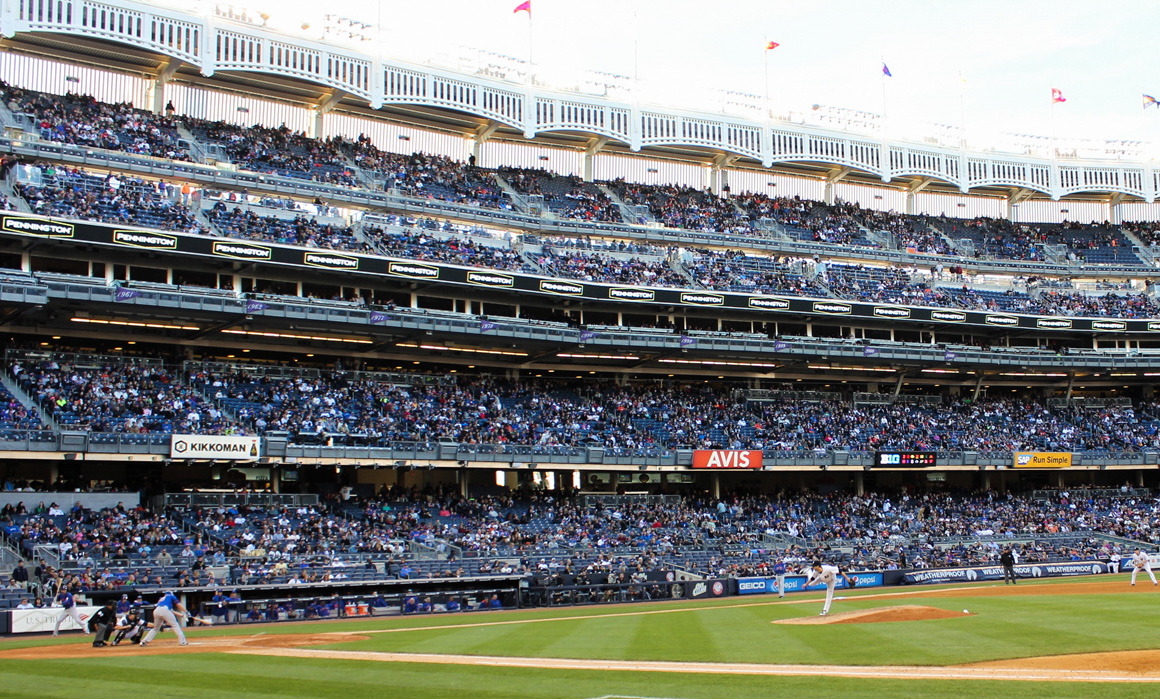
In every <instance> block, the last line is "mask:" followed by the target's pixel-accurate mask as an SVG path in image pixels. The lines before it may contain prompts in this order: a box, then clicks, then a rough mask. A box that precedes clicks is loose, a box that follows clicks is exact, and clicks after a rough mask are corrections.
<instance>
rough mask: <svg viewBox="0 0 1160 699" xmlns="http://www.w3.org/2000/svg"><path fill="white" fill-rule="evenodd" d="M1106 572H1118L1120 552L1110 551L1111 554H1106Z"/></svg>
mask: <svg viewBox="0 0 1160 699" xmlns="http://www.w3.org/2000/svg"><path fill="white" fill-rule="evenodd" d="M1108 572H1109V573H1118V572H1120V552H1119V551H1112V555H1110V556H1108Z"/></svg>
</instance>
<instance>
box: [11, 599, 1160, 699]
mask: <svg viewBox="0 0 1160 699" xmlns="http://www.w3.org/2000/svg"><path fill="white" fill-rule="evenodd" d="M1109 579H1112V578H1101V579H1100V581H1106V580H1109ZM1116 579H1117V580H1120V579H1123V578H1122V576H1121V577H1119V578H1116ZM1081 580H1082V581H1090V580H1093V579H1091V578H1084V579H1081ZM1071 581H1076V580H1075V579H1072V580H1071ZM1058 582H1060V581H1035V582H1029V583H1027V584H1028V586H1029V587H1031V586H1034V585H1045V586H1047V585H1053V584H1058ZM1021 587H1022V586H1021ZM931 589H932V590H933V589H937V588H931ZM898 591H899V590H898V589H897V588H886V589H884V588H874V589H866V590H856V591H853V592H851V593H849V599H847V600H841V601H836V602H835V603H834V608H833V611H834V612H840V611H849V610H853V609H865V608H878V607H884V606H897V605H902V604H921V605H925V606H932V607H939V608H943V609H949V610H956V611H960V612H961V611H962V610H963V609H964V608H966V609H970V611H971V612H972V614H973V616H970V617H961V618H954V619H944V620H934V621H918V622H896V623H879V624H836V625H824V626H794V625H780V624H771V623H770V622H771V621H773V620H777V619H785V618H790V617H800V616H807V615H816V614H817V613H818V611H819V609H820V601H818V595H817V594H813V593H811V594H808V595H790V596H789V597H788V598H787V600H786V602H797V601H799V600H810V601H809V602H808V603H806V604H794V603H789V604H787V603H783V602H780V601H779V600H777V599H776V597H770V596H756V597H733V598H728V599H723V600H714V601H710V602H704V603H690V602H681V603H656V604H649V605H616V606H607V607H580V608H570V609H551V610H529V611H519V612H496V613H479V614H462V615H445V616H427V617H406V618H392V619H374V620H360V621H341V622H319V623H303V624H281V625H272V626H264V627H262V628H261V629H258V628H254V627H248V628H246V627H232V628H223V629H205V630H202V629H195V630H192V631H191V632H190V636H191V638H192V639H194V640H196V639H197V638H198V637H202V636H210V635H247V636H248V635H252V634H254V633H257V632H258V631H259V630H260V631H262V632H265V633H278V634H282V633H312V634H314V633H321V632H326V631H344V632H359V631H382V630H390V631H389V632H385V633H373V634H370V635H369V638H368V640H365V641H359V642H355V643H345V644H334V645H330V646H325V647H326V648H332V649H343V650H361V651H392V652H407V653H452V654H470V655H508V656H534V657H561V658H589V659H610V660H641V661H646V660H648V661H685V662H720V663H793V664H799V663H805V664H826V665H925V666H944V665H956V664H961V663H969V662H977V661H984V660H997V659H1007V658H1017V657H1028V656H1040V655H1057V654H1066V653H1088V652H1098V651H1110V650H1137V649H1152V648H1160V633H1158V630H1160V592H1154V591H1153V589H1152V588H1151V586H1148V587H1147V589H1146V590H1141V588H1139V587H1137V588H1135V589H1134V590H1133V589H1130V588H1128V586H1127V582H1126V580H1125V581H1124V592H1123V593H1122V594H1121V593H1117V594H1102V595H1055V594H1051V595H1048V594H1044V595H1032V596H1027V595H1020V596H1013V597H985V596H980V597H953V598H949V597H926V596H923V595H907V596H900V597H877V595H881V594H882V593H883V592H898ZM906 591H907V592H911V591H914V588H910V589H908V590H906ZM645 612H648V613H645ZM655 612H659V613H655ZM495 622H504V623H495ZM509 622H510V623H509ZM418 627H438V628H432V629H421V628H418ZM166 637H168V639H170V641H171V639H172V635H170V634H166V635H165V636H163V638H166ZM78 642H82V641H81V639H79V638H76V637H73V638H69V639H64V638H59V639H16V640H11V641H3V642H0V651H2V650H5V649H9V648H16V647H28V646H38V645H43V646H51V645H55V644H58V643H78ZM47 650H48V649H46V651H47ZM1102 691H1112V692H1114V693H1115V694H1116V695H1117V696H1131V697H1136V696H1139V697H1143V696H1148V697H1153V696H1156V695H1157V694H1158V693H1160V686H1157V685H1156V684H1146V683H1132V684H1116V685H1114V687H1109V686H1108V685H1106V684H1099V685H1098V686H1097V685H1094V684H1087V683H1032V682H999V681H990V680H986V681H980V680H976V681H964V680H957V681H936V680H879V679H845V678H830V677H770V676H747V675H692V674H681V673H666V672H612V671H594V670H584V671H576V670H548V669H531V668H502V667H468V666H460V665H422V664H411V663H383V662H370V661H361V660H338V659H301V658H277V657H262V656H249V655H231V654H227V653H184V654H178V655H166V656H144V655H129V654H124V653H120V652H118V653H117V654H116V655H115V656H114V655H112V654H110V656H109V657H105V658H94V659H69V660H49V659H45V660H39V659H38V660H3V661H0V695H4V696H40V697H43V696H69V697H75V696H81V697H96V696H122V697H124V696H198V697H205V696H236V695H245V696H271V697H273V696H328V697H331V696H338V697H361V696H384V695H385V696H392V697H393V696H404V697H445V696H446V697H528V698H532V697H575V698H584V697H601V696H633V697H667V698H672V699H685V698H693V697H730V698H731V699H732V698H742V697H769V696H790V695H802V694H813V695H816V696H817V695H820V696H835V695H841V696H844V697H862V696H865V697H882V696H907V697H922V696H952V695H958V696H966V697H974V696H979V697H990V696H1004V697H1058V696H1076V697H1078V696H1085V697H1089V696H1092V695H1093V694H1094V693H1096V692H1102Z"/></svg>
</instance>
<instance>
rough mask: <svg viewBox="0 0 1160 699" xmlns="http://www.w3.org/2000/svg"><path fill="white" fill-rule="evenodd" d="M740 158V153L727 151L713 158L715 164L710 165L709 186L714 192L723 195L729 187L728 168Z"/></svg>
mask: <svg viewBox="0 0 1160 699" xmlns="http://www.w3.org/2000/svg"><path fill="white" fill-rule="evenodd" d="M740 159H741V156H739V155H727V154H725V153H722V154H720V155H718V156H716V157H714V158H713V164H712V165H711V166H710V167H709V188H710V189H711V190H712V191H713V194H716V195H717V196H721V195H722V193H723V192H724V191H725V190H726V189H728V188H729V173H728V171H727V170H726V168H728V167H729V166H730V165H732V164H733V163H735V162H737V161H738V160H740Z"/></svg>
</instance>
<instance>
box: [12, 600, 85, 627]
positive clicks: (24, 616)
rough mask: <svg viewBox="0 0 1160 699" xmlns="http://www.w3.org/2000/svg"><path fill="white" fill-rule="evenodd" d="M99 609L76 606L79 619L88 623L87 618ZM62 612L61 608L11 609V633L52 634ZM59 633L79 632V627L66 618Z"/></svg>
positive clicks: (70, 618)
mask: <svg viewBox="0 0 1160 699" xmlns="http://www.w3.org/2000/svg"><path fill="white" fill-rule="evenodd" d="M98 609H100V607H95V606H88V605H81V604H78V605H77V611H78V612H80V613H81V618H82V619H84V620H85V622H86V623H88V620H89V617H91V616H92V615H93V614H95V613H96V612H97V610H98ZM63 611H64V608H62V607H45V608H44V609H13V610H12V631H11V632H12V633H52V631H53V630H54V629H55V628H56V620H57V619H59V618H60V614H61V612H63ZM60 630H61V631H80V630H82V629H81V627H80V626H78V625H77V623H76V622H75V621H73V618H72V617H71V616H66V617H65V618H64V621H62V622H60Z"/></svg>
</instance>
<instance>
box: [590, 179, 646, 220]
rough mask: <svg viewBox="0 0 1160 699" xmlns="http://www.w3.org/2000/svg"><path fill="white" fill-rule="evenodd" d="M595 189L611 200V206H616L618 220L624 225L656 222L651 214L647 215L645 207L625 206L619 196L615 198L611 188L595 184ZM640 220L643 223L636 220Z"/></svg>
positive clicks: (615, 195)
mask: <svg viewBox="0 0 1160 699" xmlns="http://www.w3.org/2000/svg"><path fill="white" fill-rule="evenodd" d="M596 188H597V189H599V190H600V191H601V192H603V193H604V195H605V196H607V197H608V198H609V199H611V200H612V203H613V204H616V207H617V208H618V209H620V218H621V219H622V220H623V221H624V222H625V223H648V222H649V221H655V220H656V219H654V218H653V217H652V214H650V213H649V211H648V207H647V206H645V207H638V208H634V207H631V206H629V205H628V204H625V203H624V200H623V199H621V198H620V197H619V196H617V194H616V191H615V190H613V189H612V188H611V187H606V186H605V185H602V184H597V185H596ZM641 218H643V219H644V220H643V221H640V220H638V219H641Z"/></svg>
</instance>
